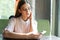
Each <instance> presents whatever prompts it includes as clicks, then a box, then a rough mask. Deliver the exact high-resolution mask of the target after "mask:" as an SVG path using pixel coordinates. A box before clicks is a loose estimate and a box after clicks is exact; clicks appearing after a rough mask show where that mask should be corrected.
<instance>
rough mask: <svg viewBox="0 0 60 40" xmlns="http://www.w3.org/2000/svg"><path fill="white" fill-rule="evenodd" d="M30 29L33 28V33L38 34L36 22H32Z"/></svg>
mask: <svg viewBox="0 0 60 40" xmlns="http://www.w3.org/2000/svg"><path fill="white" fill-rule="evenodd" d="M32 28H33V33H38V29H37V21H36V20H33V21H32Z"/></svg>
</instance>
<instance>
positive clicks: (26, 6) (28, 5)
mask: <svg viewBox="0 0 60 40" xmlns="http://www.w3.org/2000/svg"><path fill="white" fill-rule="evenodd" d="M28 7H30V4H28V3H25V4H24V5H22V7H21V8H28Z"/></svg>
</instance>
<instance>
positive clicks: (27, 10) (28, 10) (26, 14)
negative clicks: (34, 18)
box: [19, 3, 31, 17]
mask: <svg viewBox="0 0 60 40" xmlns="http://www.w3.org/2000/svg"><path fill="white" fill-rule="evenodd" d="M19 10H20V13H22V16H24V17H29V16H30V14H31V7H30V5H29V4H28V3H25V4H24V5H22V7H21V9H19Z"/></svg>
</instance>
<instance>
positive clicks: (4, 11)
mask: <svg viewBox="0 0 60 40" xmlns="http://www.w3.org/2000/svg"><path fill="white" fill-rule="evenodd" d="M28 1H29V2H30V4H31V6H32V13H33V18H34V19H35V20H36V21H37V22H38V31H39V33H40V32H42V31H44V30H45V31H47V32H46V33H45V34H44V35H45V36H50V32H51V35H52V36H57V37H60V25H59V24H60V18H59V17H60V5H59V4H60V0H52V18H50V16H51V0H28ZM17 2H18V0H5V1H4V0H0V37H1V36H2V32H3V29H4V28H5V27H6V26H7V24H8V21H9V17H10V16H11V15H15V14H14V13H15V10H16V9H15V8H16V7H15V6H16V5H17ZM51 19H52V31H50V23H51V22H50V20H51ZM1 39H2V38H1Z"/></svg>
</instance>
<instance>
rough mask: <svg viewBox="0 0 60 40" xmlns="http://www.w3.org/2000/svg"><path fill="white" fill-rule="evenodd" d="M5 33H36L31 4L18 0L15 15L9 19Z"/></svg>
mask: <svg viewBox="0 0 60 40" xmlns="http://www.w3.org/2000/svg"><path fill="white" fill-rule="evenodd" d="M5 33H13V34H14V33H18V34H22V35H30V34H38V30H37V22H36V21H35V20H33V19H32V11H31V6H30V4H29V3H28V2H26V1H25V0H21V1H19V2H18V5H17V10H16V13H15V17H13V18H11V19H10V20H9V24H8V26H7V27H6V28H5V30H4V35H6V34H5Z"/></svg>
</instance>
